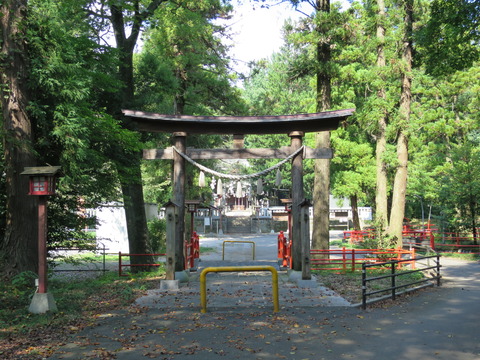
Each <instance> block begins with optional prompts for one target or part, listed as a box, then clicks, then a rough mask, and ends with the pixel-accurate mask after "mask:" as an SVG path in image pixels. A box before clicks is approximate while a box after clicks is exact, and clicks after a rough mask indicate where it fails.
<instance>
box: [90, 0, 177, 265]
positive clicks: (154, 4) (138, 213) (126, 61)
mask: <svg viewBox="0 0 480 360" xmlns="http://www.w3.org/2000/svg"><path fill="white" fill-rule="evenodd" d="M166 2H168V1H167V0H152V1H148V2H143V1H140V0H120V1H110V0H101V1H100V2H99V3H98V2H96V1H95V2H93V3H92V5H91V6H90V13H91V14H92V16H93V20H94V21H95V22H96V25H97V26H98V24H100V25H103V22H107V23H108V24H109V26H110V27H111V29H112V30H113V34H114V39H115V43H116V48H117V54H118V73H117V75H118V79H119V80H120V83H121V85H120V87H119V89H118V92H117V96H116V101H114V102H113V103H112V104H111V108H110V112H111V114H112V115H113V116H114V117H116V118H117V119H118V120H119V121H120V122H121V123H122V125H123V126H124V128H126V129H131V130H133V124H131V123H130V122H129V121H127V120H126V119H125V118H123V117H122V115H121V110H122V109H128V108H131V107H132V106H133V105H134V94H135V89H134V77H133V75H134V72H133V52H134V49H135V46H136V45H137V41H138V38H139V36H140V32H141V30H142V27H143V26H144V25H145V23H146V22H147V21H149V20H150V19H151V17H152V16H153V14H154V12H155V11H156V10H157V9H158V7H159V6H160V5H162V4H163V3H166ZM99 20H101V21H100V23H98V22H97V21H99ZM101 29H103V28H102V27H99V33H100V31H101ZM117 150H118V151H117V152H115V153H114V154H113V155H114V156H115V161H116V163H117V168H118V172H119V178H120V183H121V188H122V193H123V203H124V209H125V217H126V221H127V233H128V241H129V250H130V253H133V254H146V253H149V252H150V249H149V242H148V228H147V219H146V214H145V203H144V198H143V186H142V177H141V167H140V154H136V155H134V156H132V154H131V153H129V152H125V149H124V148H122V147H119V148H118V149H117ZM131 261H132V263H133V264H139V263H142V262H147V263H148V262H149V261H153V259H145V258H143V259H142V258H140V257H132V259H131ZM135 269H139V268H135Z"/></svg>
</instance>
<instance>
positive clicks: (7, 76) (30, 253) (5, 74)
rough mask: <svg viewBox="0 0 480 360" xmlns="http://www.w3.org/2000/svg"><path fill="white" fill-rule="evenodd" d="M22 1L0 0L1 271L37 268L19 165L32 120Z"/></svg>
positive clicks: (33, 222)
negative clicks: (3, 201)
mask: <svg viewBox="0 0 480 360" xmlns="http://www.w3.org/2000/svg"><path fill="white" fill-rule="evenodd" d="M26 6H27V0H16V1H13V0H4V1H3V2H2V5H1V7H0V14H2V16H0V24H1V31H0V34H1V36H2V49H1V54H0V59H2V60H1V61H2V62H1V63H0V70H1V71H0V74H1V78H0V96H1V104H2V111H3V124H4V134H3V146H4V156H5V178H6V219H5V234H4V236H3V237H2V238H0V239H1V240H2V242H1V244H0V255H1V256H2V257H3V259H2V260H3V264H2V268H3V272H4V274H14V273H18V272H21V271H27V270H30V271H34V272H36V271H37V269H38V246H37V231H38V229H37V223H38V218H37V201H36V200H37V199H36V198H35V197H34V196H29V195H27V192H28V177H25V176H20V173H21V172H22V171H23V169H24V167H25V166H33V165H35V159H34V156H33V155H32V154H33V152H32V139H33V135H32V125H31V122H30V119H29V116H28V114H27V111H26V107H27V105H28V98H27V81H26V79H27V70H26V68H27V66H26V65H27V49H26V43H25V38H24V34H23V31H24V30H25V25H24V20H25V16H26V15H25V14H26Z"/></svg>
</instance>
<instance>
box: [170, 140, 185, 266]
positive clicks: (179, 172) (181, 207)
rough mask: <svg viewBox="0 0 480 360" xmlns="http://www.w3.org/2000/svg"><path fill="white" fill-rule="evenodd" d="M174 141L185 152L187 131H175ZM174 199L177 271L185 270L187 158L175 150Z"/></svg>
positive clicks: (179, 149)
mask: <svg viewBox="0 0 480 360" xmlns="http://www.w3.org/2000/svg"><path fill="white" fill-rule="evenodd" d="M173 143H174V146H175V147H176V148H177V149H178V151H180V152H182V153H185V151H186V143H187V133H185V132H175V133H173ZM173 199H174V202H175V203H176V204H178V213H177V215H178V218H177V219H178V221H177V223H176V226H175V238H176V239H177V240H176V242H175V271H176V272H177V271H183V270H185V259H184V255H183V252H184V249H183V243H184V235H185V234H184V232H185V227H184V224H185V159H184V158H183V157H181V156H180V155H179V154H178V153H177V152H176V151H174V152H173Z"/></svg>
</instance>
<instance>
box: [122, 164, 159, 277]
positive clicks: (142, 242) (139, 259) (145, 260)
mask: <svg viewBox="0 0 480 360" xmlns="http://www.w3.org/2000/svg"><path fill="white" fill-rule="evenodd" d="M133 171H136V172H137V174H136V175H135V176H132V178H135V180H136V179H139V178H140V179H141V174H139V171H140V165H138V166H132V167H131V169H130V171H129V174H130V175H131V174H132V172H133ZM122 177H123V176H122ZM121 186H122V194H123V206H124V209H125V218H126V221H127V234H128V245H129V252H130V254H151V253H152V251H151V248H150V243H149V239H148V231H147V217H146V214H145V203H144V201H143V187H142V184H141V182H140V183H139V182H138V181H132V182H130V181H128V180H126V181H125V180H124V181H122V184H121ZM153 262H154V259H153V257H151V256H130V263H131V264H135V265H139V264H153ZM152 269H153V268H151V267H147V266H135V267H132V269H131V271H132V272H139V271H151V270H152Z"/></svg>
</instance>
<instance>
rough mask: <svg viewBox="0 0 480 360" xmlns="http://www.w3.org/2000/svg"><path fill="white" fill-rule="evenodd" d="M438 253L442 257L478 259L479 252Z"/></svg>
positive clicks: (479, 256)
mask: <svg viewBox="0 0 480 360" xmlns="http://www.w3.org/2000/svg"><path fill="white" fill-rule="evenodd" d="M440 255H442V256H444V257H451V258H455V259H462V260H468V261H477V260H480V254H469V253H459V252H440Z"/></svg>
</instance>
